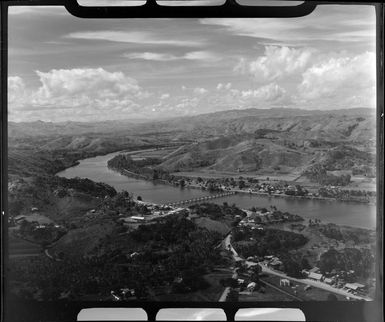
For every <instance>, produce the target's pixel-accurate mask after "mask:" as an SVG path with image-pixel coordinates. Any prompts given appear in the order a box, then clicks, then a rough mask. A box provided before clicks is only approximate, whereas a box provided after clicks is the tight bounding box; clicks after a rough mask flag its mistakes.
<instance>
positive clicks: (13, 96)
mask: <svg viewBox="0 0 385 322" xmlns="http://www.w3.org/2000/svg"><path fill="white" fill-rule="evenodd" d="M26 91H27V90H26V86H25V83H24V80H23V79H22V78H21V77H19V76H10V77H8V105H9V106H12V107H13V108H21V107H22V106H23V105H24V104H25V103H26V98H27V92H26Z"/></svg>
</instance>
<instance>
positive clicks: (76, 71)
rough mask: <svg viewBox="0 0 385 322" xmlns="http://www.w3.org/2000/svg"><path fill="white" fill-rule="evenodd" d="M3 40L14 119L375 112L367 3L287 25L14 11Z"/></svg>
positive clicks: (320, 11) (371, 17) (322, 9)
mask: <svg viewBox="0 0 385 322" xmlns="http://www.w3.org/2000/svg"><path fill="white" fill-rule="evenodd" d="M84 1H87V0H84ZM8 34H9V36H8V41H9V43H8V46H9V62H8V103H9V104H8V105H9V106H8V111H9V120H10V121H16V122H21V121H36V120H43V121H52V122H62V121H101V120H121V119H129V120H130V119H131V120H135V119H163V118H169V117H176V116H184V115H195V114H202V113H210V112H216V111H223V110H230V109H246V108H274V107H291V108H293V107H294V108H303V109H317V110H328V109H344V108H351V107H371V108H375V98H376V91H375V86H376V80H375V78H376V76H375V61H376V54H375V53H376V48H375V10H374V7H372V6H369V5H367V6H366V5H365V6H355V5H349V6H338V5H322V6H319V7H318V8H316V10H315V11H314V12H313V13H312V14H310V15H308V16H306V17H302V18H285V19H275V18H273V19H270V18H263V19H237V18H216V19H209V18H206V19H103V20H98V19H80V18H76V17H73V16H71V15H70V14H69V13H68V12H67V11H66V10H65V8H63V7H39V8H36V7H11V8H10V9H9V32H8Z"/></svg>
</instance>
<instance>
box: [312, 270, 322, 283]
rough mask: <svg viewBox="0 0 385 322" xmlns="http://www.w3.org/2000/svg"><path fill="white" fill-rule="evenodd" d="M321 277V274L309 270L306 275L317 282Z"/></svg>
mask: <svg viewBox="0 0 385 322" xmlns="http://www.w3.org/2000/svg"><path fill="white" fill-rule="evenodd" d="M322 277H323V275H322V274H319V273H314V272H310V273H309V275H308V278H309V279H311V280H313V281H318V282H320V281H321V280H322Z"/></svg>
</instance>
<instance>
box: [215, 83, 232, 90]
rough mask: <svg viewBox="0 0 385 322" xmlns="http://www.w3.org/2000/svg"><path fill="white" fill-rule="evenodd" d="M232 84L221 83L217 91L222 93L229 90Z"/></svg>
mask: <svg viewBox="0 0 385 322" xmlns="http://www.w3.org/2000/svg"><path fill="white" fill-rule="evenodd" d="M231 86H232V84H231V83H227V84H222V83H219V84H218V85H217V90H218V91H220V90H222V89H226V90H229V89H230V88H231Z"/></svg>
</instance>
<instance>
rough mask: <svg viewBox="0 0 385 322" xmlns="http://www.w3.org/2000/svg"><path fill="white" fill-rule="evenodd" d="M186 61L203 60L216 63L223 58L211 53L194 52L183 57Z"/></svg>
mask: <svg viewBox="0 0 385 322" xmlns="http://www.w3.org/2000/svg"><path fill="white" fill-rule="evenodd" d="M183 58H184V59H189V60H203V61H216V60H220V59H221V58H220V57H219V56H218V55H215V54H214V53H212V52H209V51H192V52H189V53H187V54H186V55H184V56H183Z"/></svg>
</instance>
